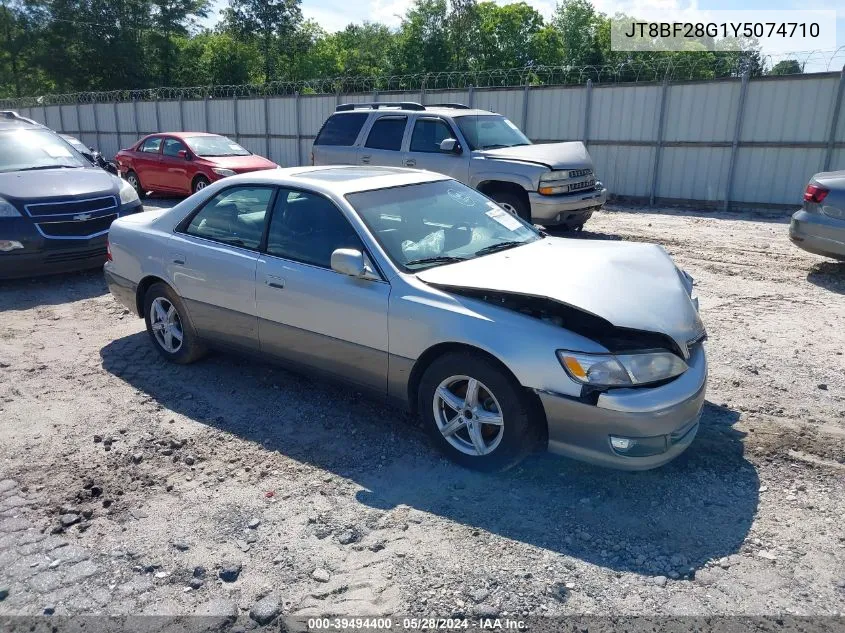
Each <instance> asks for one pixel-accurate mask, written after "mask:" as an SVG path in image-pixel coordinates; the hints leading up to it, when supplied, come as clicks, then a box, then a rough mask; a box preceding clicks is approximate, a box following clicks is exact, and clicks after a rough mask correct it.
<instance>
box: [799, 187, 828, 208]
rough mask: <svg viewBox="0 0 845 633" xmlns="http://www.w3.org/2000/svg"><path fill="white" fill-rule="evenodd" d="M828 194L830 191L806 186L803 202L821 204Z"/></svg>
mask: <svg viewBox="0 0 845 633" xmlns="http://www.w3.org/2000/svg"><path fill="white" fill-rule="evenodd" d="M828 193H830V189H825V188H824V187H819V186H818V185H807V190H806V191H805V192H804V200H806V201H807V202H815V203H816V204H821V203H822V201H823V200H824V199H825V198H826V197H827V194H828Z"/></svg>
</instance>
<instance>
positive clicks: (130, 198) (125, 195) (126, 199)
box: [120, 179, 138, 204]
mask: <svg viewBox="0 0 845 633" xmlns="http://www.w3.org/2000/svg"><path fill="white" fill-rule="evenodd" d="M137 201H138V192H137V191H135V187H133V186H132V185H130V184H129V183H128V182H126V181H125V180H123V179H121V180H120V204H132V203H133V202H137Z"/></svg>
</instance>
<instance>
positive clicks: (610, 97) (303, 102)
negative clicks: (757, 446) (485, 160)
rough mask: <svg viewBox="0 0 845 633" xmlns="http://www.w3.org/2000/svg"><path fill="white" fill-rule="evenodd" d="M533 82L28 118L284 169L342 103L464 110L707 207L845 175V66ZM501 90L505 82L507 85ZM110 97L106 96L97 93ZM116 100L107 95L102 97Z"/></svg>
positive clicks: (57, 109)
mask: <svg viewBox="0 0 845 633" xmlns="http://www.w3.org/2000/svg"><path fill="white" fill-rule="evenodd" d="M682 79H683V77H677V76H675V75H671V76H670V75H668V74H665V75H664V77H663V80H662V81H651V82H643V81H640V82H635V83H598V82H596V81H593V80H592V78H590V79H587V81H586V84H584V85H564V86H551V85H536V84H534V83H532V82H530V81H525V77H524V76H522V77H521V85H517V86H510V87H507V86H498V85H496V86H486V87H478V86H473V85H468V86H465V87H459V88H438V89H428V88H427V87H425V86H424V85H423V86H420V87H419V88H417V89H415V90H389V91H384V90H380V89H373V90H371V91H367V92H362V91H360V90H356V91H355V92H354V93H349V92H347V91H344V90H337V91H335V92H333V93H330V94H303V93H301V92H295V93H294V94H291V95H271V94H268V93H267V92H265V93H263V94H244V95H241V94H238V93H237V92H235V93H234V94H232V95H231V96H230V97H228V98H220V97H216V96H214V93H213V92H212V91H208V90H206V92H205V93H197V94H196V95H193V96H194V98H189V97H191V96H192V95H191V93H189V92H186V91H188V90H190V89H180V90H181V91H182V92H179V93H178V97H176V98H170V99H168V98H162V97H165V96H173V95H165V94H162V93H159V94H156V95H154V96H151V95H147V94H145V95H144V96H143V98H141V96H140V95H137V94H133V93H130V92H125V93H121V95H117V94H114V95H113V97H114V98H113V99H112V100H111V101H110V102H103V101H100V99H99V98H97V99H95V100H94V102H88V103H81V102H80V101H79V100H77V101H75V102H68V103H64V102H62V100H58V103H56V102H55V101H51V100H48V99H43V100H42V101H41V102H40V103H38V104H30V105H28V106H26V107H19V110H20V112H21V114H23V115H25V116H29V117H31V118H34V119H36V120H39V121H41V122H43V123H45V124H46V125H48V126H49V127H51V128H53V129H55V130H59V131H62V132H66V133H68V134H73V135H75V136H78V137H80V138H81V139H82V140H83V142H85V143H86V144H89V145H93V146H95V147H97V148H99V149H100V150H101V151H102V152H103V153H104V154H105V155H106V156H112V155H114V153H115V152H116V151H117V150H118V149H119V148H120V147H126V146H128V145H130V144H131V143H132V142H134V141H135V140H136V139H137V138H138V137H140V136H142V135H145V134H149V133H153V132H160V131H175V130H190V131H209V132H215V133H218V134H225V135H227V136H230V137H231V138H234V139H236V140H237V141H238V142H240V143H241V144H242V145H244V146H245V147H247V148H248V149H250V150H252V151H254V152H256V153H259V154H263V155H265V156H268V157H269V158H270V159H272V160H274V161H276V162H277V163H279V164H281V165H287V166H293V165H302V164H305V163H307V162H308V157H309V153H310V149H311V144H312V143H313V139H314V137H315V136H316V134H317V132H318V131H319V129H320V126H321V125H322V123H323V121H324V120H325V119H326V118H327V117H328V116H329V115H330V114H331V113H332V112H333V111H334V108H335V106H336V105H337V104H339V103H342V102H363V101H391V100H403V101H419V102H420V103H423V104H425V103H439V102H463V103H466V104H468V105H471V106H475V107H478V108H483V109H487V110H492V111H495V112H500V113H502V114H504V115H505V116H507V117H508V118H510V119H511V120H512V121H514V122H515V123H517V124H518V125H519V126H520V127H521V128H522V129H523V131H525V133H526V134H527V135H528V136H529V137H530V138H531V139H532V140H534V141H535V142H539V143H547V142H555V141H567V140H582V141H584V142H585V143H586V144H587V146H588V148H589V150H590V153H591V154H592V156H593V160H594V162H595V166H596V172H597V174H598V176H599V178H601V179H602V180H603V181H604V182H605V184H606V185H607V186H608V188H609V190H610V191H611V193H612V195H614V196H617V197H620V198H628V199H634V200H639V201H648V202H650V203H652V204H654V203H669V204H679V203H683V204H691V205H696V206H700V207H717V208H725V209H727V208H749V207H783V208H790V207H793V206H795V205H797V204H800V201H801V195H802V192H803V189H804V186H805V184H806V182H807V180H808V178H809V177H810V176H811V175H812V174H814V173H816V172H819V171H823V170H830V169H845V114H843V113H842V112H841V111H842V109H843V108H842V100H843V92H844V91H845V69H843V71H842V72H841V73H831V72H827V73H815V74H802V75H792V76H786V77H774V76H767V77H759V78H749V76H748V74H745V75H743V76H742V77H730V78H724V79H717V80H710V81H683V80H682ZM503 81H508V82H509V81H510V79H508V78H507V77H506V78H505V79H503ZM100 94H107V93H100ZM108 94H110V93H108Z"/></svg>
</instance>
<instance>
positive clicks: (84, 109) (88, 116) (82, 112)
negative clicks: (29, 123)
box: [32, 103, 97, 132]
mask: <svg viewBox="0 0 845 633" xmlns="http://www.w3.org/2000/svg"><path fill="white" fill-rule="evenodd" d="M32 118H35V117H32ZM79 119H80V121H79V126H80V127H81V128H82V129H83V130H85V131H86V132H94V131H95V130H96V129H97V125H96V123H95V122H94V104H93V103H86V104H85V105H81V106H79Z"/></svg>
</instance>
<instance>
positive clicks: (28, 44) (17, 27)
mask: <svg viewBox="0 0 845 633" xmlns="http://www.w3.org/2000/svg"><path fill="white" fill-rule="evenodd" d="M34 13H35V12H34V11H33V8H32V6H28V5H25V4H5V3H4V4H2V5H0V86H4V87H5V86H8V88H7V90H9V91H10V92H12V94H14V96H16V97H20V96H21V95H22V94H24V90H25V89H26V88H29V87H30V86H29V85H27V84H30V83H31V81H28V79H29V80H31V79H32V78H31V77H29V78H28V75H29V73H30V72H31V71H29V70H28V68H29V66H30V60H29V56H30V54H31V53H32V51H33V50H34V47H33V44H34V41H35V40H36V38H37V37H38V30H39V29H38V27H37V16H36V15H34Z"/></svg>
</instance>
